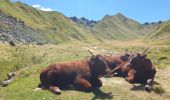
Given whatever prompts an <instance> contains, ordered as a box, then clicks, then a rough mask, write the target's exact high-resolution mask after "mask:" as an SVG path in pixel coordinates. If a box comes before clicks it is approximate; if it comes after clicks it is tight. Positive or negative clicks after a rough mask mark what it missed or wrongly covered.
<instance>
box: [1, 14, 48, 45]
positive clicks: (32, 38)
mask: <svg viewBox="0 0 170 100" xmlns="http://www.w3.org/2000/svg"><path fill="white" fill-rule="evenodd" d="M0 41H1V42H9V41H14V42H20V43H35V44H37V43H44V42H45V40H44V39H43V38H42V37H41V36H40V35H39V32H38V31H36V30H33V29H32V28H30V27H29V26H27V25H26V24H25V23H24V22H23V21H21V20H18V19H16V18H14V17H11V16H9V15H6V14H3V13H2V12H0Z"/></svg>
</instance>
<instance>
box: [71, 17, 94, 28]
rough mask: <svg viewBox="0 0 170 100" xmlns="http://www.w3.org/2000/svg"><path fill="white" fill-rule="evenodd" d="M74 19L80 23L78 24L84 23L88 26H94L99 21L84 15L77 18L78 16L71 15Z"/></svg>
mask: <svg viewBox="0 0 170 100" xmlns="http://www.w3.org/2000/svg"><path fill="white" fill-rule="evenodd" d="M69 18H70V19H71V20H72V21H74V22H76V23H78V24H82V25H84V26H86V27H92V26H94V25H95V24H96V23H97V21H94V20H88V19H86V18H84V17H81V18H77V17H75V16H74V17H69Z"/></svg>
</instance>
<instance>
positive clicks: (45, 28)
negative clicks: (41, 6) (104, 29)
mask: <svg viewBox="0 0 170 100" xmlns="http://www.w3.org/2000/svg"><path fill="white" fill-rule="evenodd" d="M0 10H1V13H4V14H7V15H9V16H12V17H14V18H16V19H17V20H22V21H23V22H24V23H25V24H26V25H27V26H29V27H31V28H32V29H34V30H36V31H38V33H39V35H41V36H42V37H43V38H44V39H45V40H46V41H48V42H50V43H62V42H69V41H83V42H89V41H90V42H93V41H99V39H100V38H99V37H96V35H95V34H93V33H91V31H90V30H89V29H87V28H86V27H83V26H80V25H78V24H77V23H75V22H73V21H72V20H70V19H69V18H67V17H66V16H64V15H63V14H61V13H60V12H56V11H55V12H54V11H52V12H45V11H41V10H38V9H35V8H33V7H31V6H28V5H26V4H23V3H21V2H15V3H13V2H10V1H9V0H1V1H0Z"/></svg>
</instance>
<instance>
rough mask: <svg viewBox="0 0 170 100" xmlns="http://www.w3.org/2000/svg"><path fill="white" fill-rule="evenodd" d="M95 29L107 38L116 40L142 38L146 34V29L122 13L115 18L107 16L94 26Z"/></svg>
mask: <svg viewBox="0 0 170 100" xmlns="http://www.w3.org/2000/svg"><path fill="white" fill-rule="evenodd" d="M93 29H94V30H96V31H97V32H98V31H100V32H101V33H104V34H105V36H104V37H105V38H108V39H111V38H113V39H116V40H129V39H134V38H140V37H141V36H142V35H143V34H146V32H145V31H144V27H143V26H142V25H141V24H140V23H138V22H137V21H134V20H132V19H130V18H127V17H125V16H124V15H122V14H121V13H118V14H116V15H114V16H110V15H106V16H105V17H104V18H103V19H102V20H101V21H99V22H98V23H97V24H96V25H95V26H93ZM104 34H103V35H104ZM101 35H102V34H101Z"/></svg>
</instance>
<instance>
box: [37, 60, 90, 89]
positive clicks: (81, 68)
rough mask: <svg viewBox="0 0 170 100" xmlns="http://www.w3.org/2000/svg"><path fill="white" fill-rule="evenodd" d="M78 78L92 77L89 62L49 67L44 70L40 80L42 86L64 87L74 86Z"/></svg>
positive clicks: (75, 62) (74, 62)
mask: <svg viewBox="0 0 170 100" xmlns="http://www.w3.org/2000/svg"><path fill="white" fill-rule="evenodd" d="M77 76H82V77H84V78H87V79H88V78H89V77H90V68H89V62H88V61H87V60H80V61H72V62H64V63H58V64H52V65H49V66H48V67H47V68H45V69H43V70H42V72H41V74H40V80H41V82H42V84H46V85H58V86H60V87H62V86H65V85H68V84H72V83H73V82H74V80H75V78H76V77H77Z"/></svg>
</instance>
